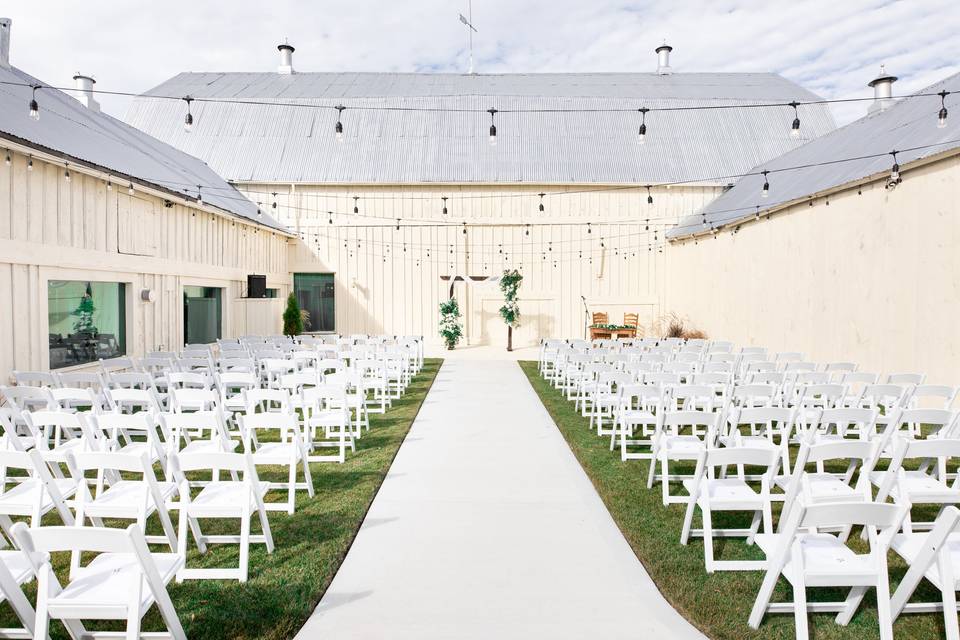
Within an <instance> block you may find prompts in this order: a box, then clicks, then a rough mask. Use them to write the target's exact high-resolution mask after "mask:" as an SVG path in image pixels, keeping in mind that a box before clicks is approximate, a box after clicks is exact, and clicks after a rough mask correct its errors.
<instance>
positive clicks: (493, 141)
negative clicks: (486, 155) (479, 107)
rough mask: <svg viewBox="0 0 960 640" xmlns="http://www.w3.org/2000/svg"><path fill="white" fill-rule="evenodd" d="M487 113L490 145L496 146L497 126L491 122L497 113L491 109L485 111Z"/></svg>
mask: <svg viewBox="0 0 960 640" xmlns="http://www.w3.org/2000/svg"><path fill="white" fill-rule="evenodd" d="M487 113H489V114H490V144H491V145H495V144H497V125H496V124H494V122H493V116H494V115H495V114H496V113H497V110H496V109H494V108H493V107H491V108H489V109H487Z"/></svg>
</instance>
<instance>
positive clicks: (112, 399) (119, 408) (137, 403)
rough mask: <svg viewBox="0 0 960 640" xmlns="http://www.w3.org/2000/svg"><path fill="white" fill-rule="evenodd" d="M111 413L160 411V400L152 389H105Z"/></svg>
mask: <svg viewBox="0 0 960 640" xmlns="http://www.w3.org/2000/svg"><path fill="white" fill-rule="evenodd" d="M104 395H105V396H106V398H107V406H108V407H109V408H110V410H111V411H116V412H128V411H129V412H132V411H134V410H140V411H152V412H154V413H157V412H159V411H160V409H161V406H160V398H159V396H158V395H157V392H156V391H155V390H153V389H124V388H120V389H107V390H106V391H104Z"/></svg>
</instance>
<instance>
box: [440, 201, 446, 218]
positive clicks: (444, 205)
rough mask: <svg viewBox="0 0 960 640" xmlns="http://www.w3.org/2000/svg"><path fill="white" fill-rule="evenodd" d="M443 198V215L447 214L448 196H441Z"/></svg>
mask: <svg viewBox="0 0 960 640" xmlns="http://www.w3.org/2000/svg"><path fill="white" fill-rule="evenodd" d="M440 199H441V200H443V215H447V196H443V197H442V198H440Z"/></svg>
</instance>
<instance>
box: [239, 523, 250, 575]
mask: <svg viewBox="0 0 960 640" xmlns="http://www.w3.org/2000/svg"><path fill="white" fill-rule="evenodd" d="M240 518H241V520H240V582H246V581H247V572H248V567H249V565H250V512H249V510H248V509H246V508H244V510H243V514H242V515H241V516H240Z"/></svg>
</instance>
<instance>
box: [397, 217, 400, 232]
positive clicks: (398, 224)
mask: <svg viewBox="0 0 960 640" xmlns="http://www.w3.org/2000/svg"><path fill="white" fill-rule="evenodd" d="M397 231H400V218H397Z"/></svg>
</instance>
